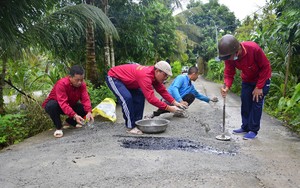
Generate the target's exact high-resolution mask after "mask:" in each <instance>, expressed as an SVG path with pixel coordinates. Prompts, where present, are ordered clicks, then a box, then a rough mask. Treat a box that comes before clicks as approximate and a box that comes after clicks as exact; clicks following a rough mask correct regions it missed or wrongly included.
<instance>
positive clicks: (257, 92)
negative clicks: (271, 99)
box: [252, 87, 264, 102]
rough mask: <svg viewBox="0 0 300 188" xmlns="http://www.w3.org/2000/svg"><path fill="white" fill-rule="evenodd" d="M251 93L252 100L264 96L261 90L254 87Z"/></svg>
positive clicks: (257, 99)
mask: <svg viewBox="0 0 300 188" xmlns="http://www.w3.org/2000/svg"><path fill="white" fill-rule="evenodd" d="M252 95H253V98H252V100H253V101H256V102H258V101H259V99H262V97H263V96H264V94H263V90H262V89H258V88H257V87H255V89H254V90H253V92H252Z"/></svg>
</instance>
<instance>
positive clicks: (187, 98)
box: [151, 67, 218, 118]
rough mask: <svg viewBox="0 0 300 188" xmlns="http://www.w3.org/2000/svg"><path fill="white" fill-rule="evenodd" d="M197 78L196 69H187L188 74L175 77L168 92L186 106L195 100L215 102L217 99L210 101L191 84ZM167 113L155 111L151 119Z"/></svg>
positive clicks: (160, 110)
mask: <svg viewBox="0 0 300 188" xmlns="http://www.w3.org/2000/svg"><path fill="white" fill-rule="evenodd" d="M198 77H199V70H198V68H197V67H190V68H189V69H188V74H187V75H185V74H181V75H179V76H177V77H176V78H175V79H174V81H173V82H172V84H171V85H170V87H169V88H168V92H169V93H170V94H171V95H172V97H174V99H175V100H176V101H177V102H179V103H181V104H183V105H186V106H190V105H191V104H192V103H193V102H194V100H195V98H197V99H199V100H201V101H204V102H207V103H209V101H212V102H217V101H218V98H217V97H213V98H212V99H210V98H208V97H207V96H204V95H202V94H200V93H199V92H198V91H197V90H196V89H195V87H194V85H193V84H192V81H196V80H197V79H198ZM167 112H168V111H166V110H162V109H158V110H157V111H154V112H153V115H152V116H151V118H153V117H155V116H159V115H161V114H163V113H167ZM176 115H178V116H180V115H181V116H182V115H183V114H176Z"/></svg>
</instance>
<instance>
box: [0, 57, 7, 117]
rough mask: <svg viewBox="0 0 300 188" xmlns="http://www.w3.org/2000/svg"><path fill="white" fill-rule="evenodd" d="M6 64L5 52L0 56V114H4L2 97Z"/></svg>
mask: <svg viewBox="0 0 300 188" xmlns="http://www.w3.org/2000/svg"><path fill="white" fill-rule="evenodd" d="M6 64H7V58H6V56H5V54H3V56H2V72H1V74H0V115H4V113H5V110H4V99H3V97H4V96H3V88H4V85H5V82H4V80H5V72H6Z"/></svg>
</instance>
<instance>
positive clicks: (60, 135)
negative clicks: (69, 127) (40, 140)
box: [53, 130, 64, 138]
mask: <svg viewBox="0 0 300 188" xmlns="http://www.w3.org/2000/svg"><path fill="white" fill-rule="evenodd" d="M53 135H54V137H55V138H61V137H62V136H63V135H64V133H63V131H62V130H56V131H55V132H54V134H53Z"/></svg>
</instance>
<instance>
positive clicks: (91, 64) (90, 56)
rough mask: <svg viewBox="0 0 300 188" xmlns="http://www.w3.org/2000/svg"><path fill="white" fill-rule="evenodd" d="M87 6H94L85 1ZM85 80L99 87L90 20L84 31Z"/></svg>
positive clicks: (91, 0)
mask: <svg viewBox="0 0 300 188" xmlns="http://www.w3.org/2000/svg"><path fill="white" fill-rule="evenodd" d="M86 3H87V4H90V5H94V0H87V1H86ZM85 69H86V78H87V79H88V80H90V81H91V83H92V84H93V85H95V86H97V85H99V74H98V68H97V63H96V50H95V32H94V27H93V22H92V21H91V20H89V21H88V23H87V31H86V68H85Z"/></svg>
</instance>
